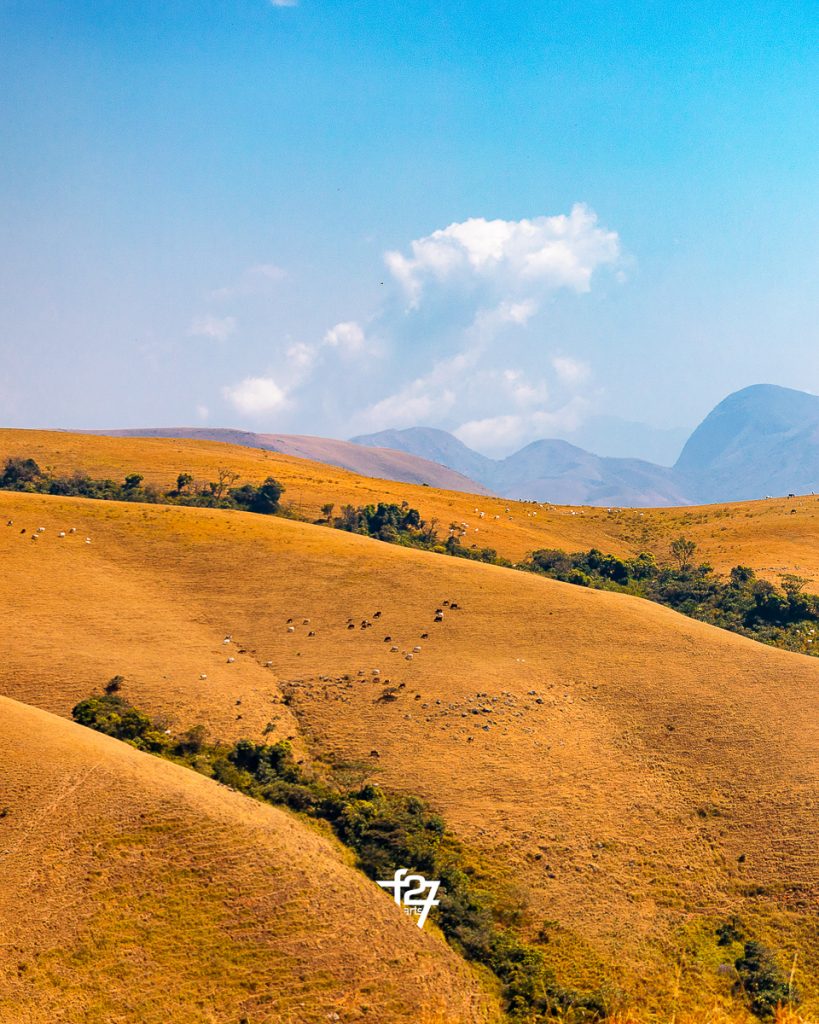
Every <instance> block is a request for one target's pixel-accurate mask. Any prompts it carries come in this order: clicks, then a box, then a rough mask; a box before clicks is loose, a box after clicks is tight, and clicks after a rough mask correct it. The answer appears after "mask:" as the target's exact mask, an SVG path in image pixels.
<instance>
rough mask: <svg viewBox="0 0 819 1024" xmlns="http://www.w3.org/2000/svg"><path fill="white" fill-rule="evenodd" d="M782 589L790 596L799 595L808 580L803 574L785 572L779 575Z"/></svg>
mask: <svg viewBox="0 0 819 1024" xmlns="http://www.w3.org/2000/svg"><path fill="white" fill-rule="evenodd" d="M779 579H780V581H781V583H782V589H783V590H784V591H785V593H786V594H787V595H788V597H790V598H794V597H799V595H800V594H801V593H802V591H803V590H804V589H805V587H806V586H807V585H808V583H809V582H810V581H809V580H808V579H806V577H804V576H797V575H795V574H794V573H792V572H785V573H782V575H781V576H780V577H779Z"/></svg>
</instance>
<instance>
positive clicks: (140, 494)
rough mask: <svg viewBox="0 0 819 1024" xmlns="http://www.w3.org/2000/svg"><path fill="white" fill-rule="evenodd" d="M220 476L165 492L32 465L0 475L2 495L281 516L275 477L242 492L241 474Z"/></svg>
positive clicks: (17, 463) (134, 480)
mask: <svg viewBox="0 0 819 1024" xmlns="http://www.w3.org/2000/svg"><path fill="white" fill-rule="evenodd" d="M216 476H217V478H216V480H210V481H207V482H201V483H197V482H196V481H195V480H194V479H193V477H192V476H191V474H190V473H180V474H179V475H178V476H177V478H176V487H171V488H168V489H166V490H162V488H160V487H157V486H156V485H155V484H146V483H145V482H144V477H142V476H141V475H140V474H139V473H129V474H128V475H127V476H126V477H125V479H124V480H123V481H122V483H118V482H117V481H115V480H110V479H94V478H93V477H91V476H89V475H88V474H87V473H81V472H75V473H70V474H68V473H64V474H57V473H52V472H50V471H49V470H44V469H41V468H40V466H38V465H37V463H36V462H35V461H34V459H24V458H9V459H6V463H5V466H4V467H3V470H2V472H0V489H2V490H7V491H25V492H29V493H36V494H56V495H60V496H62V497H76V498H93V499H97V500H103V501H141V502H148V503H149V504H164V505H193V506H198V507H203V508H232V509H240V510H242V511H245V512H256V513H259V514H260V515H277V514H279V513H280V512H281V505H280V499H281V496H282V494H283V492H284V486H283V484H281V483H279V481H278V480H275V479H274V478H273V477H272V476H269V477H268V478H267V479H266V480H265V481H264V482H263V483H261V484H250V483H246V484H242V485H241V486H240V487H236V486H234V485H235V484H236V483H237V482H238V480H239V474H238V473H235V472H234V471H233V470H231V469H228V468H226V467H223V468H220V469H219V470H218V471H217V474H216Z"/></svg>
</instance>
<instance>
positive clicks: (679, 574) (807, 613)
mask: <svg viewBox="0 0 819 1024" xmlns="http://www.w3.org/2000/svg"><path fill="white" fill-rule="evenodd" d="M696 551H697V546H696V544H695V543H694V542H693V541H691V540H687V539H686V538H685V537H678V538H677V539H676V540H674V541H672V543H671V545H670V556H671V560H672V564H669V565H660V564H658V562H657V561H656V559H655V557H654V556H653V555H650V554H646V553H642V554H639V555H637V556H635V557H634V558H617V557H615V556H614V555H606V554H603V552H602V551H598V550H597V549H596V548H592V549H591V550H590V551H578V552H574V553H571V554H570V553H568V552H566V551H561V550H559V549H557V548H544V549H543V550H540V551H535V552H534V553H533V554H532V555H531V558H530V559H529V560H528V562H526V563H524V565H523V566H522V567H525V568H527V569H529V570H530V571H531V572H535V573H538V574H539V575H543V576H549V577H550V578H551V579H557V580H562V581H564V582H565V583H574V584H576V585H577V586H581V587H595V588H597V589H600V590H616V591H622V592H624V593H629V594H634V595H636V596H638V597H644V598H647V599H648V600H650V601H655V602H657V603H658V604H664V605H666V606H668V607H669V608H673V609H674V610H675V611H678V612H681V613H682V614H683V615H688V616H689V617H690V618H693V619H699V620H701V621H702V622H708V623H710V624H711V625H713V626H719V627H720V628H722V629H727V630H730V631H731V632H733V633H740V634H742V635H743V636H747V637H750V638H751V639H753V640H759V641H761V642H762V643H766V644H771V645H773V646H774V647H782V648H785V649H786V650H789V651H799V652H800V653H802V654H813V655H819V597H817V596H815V595H813V594H806V593H804V587H805V585H806V583H807V580H805V579H803V578H802V577H800V576H794V575H792V574H789V573H788V574H784V575H783V576H782V577H780V579H781V586H780V587H775V586H774V585H773V584H772V583H770V582H769V581H768V580H764V579H760V578H759V577H757V575H756V573H755V572H754V570H753V569H750V568H748V567H747V566H743V565H737V566H734V568H733V569H731V571H730V573H729V575H728V576H727V577H722V576H719V575H718V574H717V573H715V572H714V571H713V569H712V567H711V566H710V565H708V564H706V563H699V564H698V563H697V562H696V561H695V556H696Z"/></svg>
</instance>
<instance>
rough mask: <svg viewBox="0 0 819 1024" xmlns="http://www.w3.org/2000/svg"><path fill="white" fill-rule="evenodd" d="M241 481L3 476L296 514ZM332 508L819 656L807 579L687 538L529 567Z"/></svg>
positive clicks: (405, 507) (458, 553)
mask: <svg viewBox="0 0 819 1024" xmlns="http://www.w3.org/2000/svg"><path fill="white" fill-rule="evenodd" d="M238 479H239V477H238V474H237V473H235V472H233V471H232V470H230V469H227V468H221V469H219V471H218V473H217V479H216V480H213V481H210V482H208V483H196V482H195V481H194V480H193V477H192V476H191V475H190V473H180V474H179V475H178V477H177V480H176V487H175V488H170V489H168V490H165V491H163V490H161V489H160V488H159V487H156V486H155V485H153V484H145V483H144V481H143V478H142V477H141V476H140V475H139V474H138V473H131V474H129V475H128V476H126V477H125V480H124V481H123V482H122V483H116V482H115V481H113V480H107V479H106V480H94V479H92V478H91V477H89V476H88V475H86V474H83V473H74V474H72V475H62V476H60V475H55V474H53V473H51V472H48V471H45V470H42V469H41V468H40V467H39V466H38V465H37V463H36V462H35V461H34V459H25V458H9V459H7V460H6V463H5V467H4V469H3V471H2V473H0V489H5V490H14V491H29V492H36V493H39V494H58V495H69V496H78V497H85V498H97V499H103V500H105V499H107V500H112V501H142V502H152V503H164V504H171V505H195V506H202V507H206V508H224V509H240V510H242V511H246V512H255V513H258V514H260V515H291V516H293V515H294V513H292V512H290V511H288V510H285V509H284V508H283V507H282V505H281V496H282V494H283V492H284V486H283V485H282V484H281V483H279V482H278V481H277V480H275V479H274V478H273V477H268V478H267V479H266V480H265V481H264V482H263V483H261V484H258V485H257V484H251V483H245V484H242V485H241V486H235V484H236V483H237V481H238ZM334 508H335V506H334V505H333V504H332V503H327V504H324V505H323V506H322V509H321V511H322V516H323V518H321V519H319V520H317V523H318V524H323V525H329V526H332V527H334V528H335V529H337V530H345V531H346V532H348V533H357V534H361V535H362V536H365V537H372V538H375V539H377V540H381V541H384V542H386V543H389V544H401V545H403V546H405V547H414V548H421V549H422V550H425V551H433V552H435V553H437V554H446V555H451V556H454V557H456V558H466V559H470V560H472V561H478V562H484V563H486V564H489V565H499V566H503V567H505V568H511V569H520V570H523V571H527V572H533V573H536V574H538V575H541V576H548V577H550V578H551V579H556V580H562V581H563V582H565V583H573V584H575V585H576V586H581V587H593V588H596V589H601V590H614V591H622V592H624V593H628V594H633V595H635V596H637V597H643V598H646V599H647V600H649V601H655V602H656V603H658V604H664V605H666V606H668V607H669V608H673V609H674V610H675V611H677V612H681V613H682V614H683V615H688V616H689V617H690V618H694V619H699V620H701V621H702V622H708V623H710V624H711V625H713V626H719V627H720V628H721V629H727V630H730V631H731V632H733V633H740V634H741V635H742V636H747V637H750V638H751V639H752V640H758V641H760V642H761V643H765V644H769V645H771V646H774V647H781V648H784V649H785V650H789V651H797V652H799V653H801V654H810V655H814V656H819V596H817V595H814V594H808V593H805V590H804V588H805V586H806V585H807V582H808V581H807V580H806V579H805V578H804V577H802V576H797V575H795V574H793V573H784V574H782V575H781V576H780V586H779V587H776V586H774V584H773V583H770V582H769V581H768V580H764V579H760V578H759V577H757V575H756V573H755V572H754V570H753V569H751V568H749V567H748V566H742V565H737V566H734V568H733V569H731V571H730V573H729V575H728V577H723V576H720V575H718V574H717V573H715V572H714V570H713V568H712V567H711V566H710V565H708V564H707V563H704V562H700V563H698V562H697V561H696V554H697V545H696V544H695V542H694V541H692V540H690V539H688V538H687V537H685V536H684V535H680V536H679V537H677V538H675V539H674V540H673V541H672V542H671V544H670V545H669V556H670V563H669V564H666V565H661V564H660V563H659V562H658V561H657V559H656V558H655V556H654V555H652V554H649V553H647V552H642V553H640V554H638V555H636V556H635V557H633V558H618V557H616V556H615V555H607V554H604V553H603V552H602V551H599V550H598V549H597V548H591V549H590V550H588V551H576V552H566V551H563V550H561V549H559V548H543V549H541V550H539V551H535V552H533V553H532V554H531V556H529V558H528V559H526V560H524V561H523V562H517V563H513V562H510V561H508V560H507V559H505V558H502V557H501V556H499V555H498V553H497V551H495V549H494V548H479V547H478V546H477V545H470V546H469V547H465V546H464V545H463V543H462V539H463V537H464V535H465V530H464V527H463V524H459V523H455V522H453V523H450V525H449V527H448V530H447V537H446V540H442V539H441V538H440V536H439V533H438V521H437V520H436V519H432V520H431V521H430V522H427V521H425V520H424V519H422V518H421V514H420V512H419V511H418V510H417V509H414V508H411V507H410V505H409V503H408V502H406V501H404V502H402V503H401V504H400V505H396V504H390V503H387V502H379V503H378V504H377V505H360V506H353V505H344V506H343V507H342V509H341V512H340V514H339V515H337V516H334V515H333V510H334ZM297 518H298V517H297Z"/></svg>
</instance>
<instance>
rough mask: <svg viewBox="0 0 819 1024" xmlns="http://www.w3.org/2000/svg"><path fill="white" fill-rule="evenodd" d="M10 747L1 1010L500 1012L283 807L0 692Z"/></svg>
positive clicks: (303, 1023)
mask: <svg viewBox="0 0 819 1024" xmlns="http://www.w3.org/2000/svg"><path fill="white" fill-rule="evenodd" d="M0 747H1V748H2V752H3V753H2V758H0V879H2V884H1V885H0V935H1V936H2V942H0V1021H2V1022H3V1024H21V1022H22V1021H26V1022H29V1024H40V1022H42V1024H54V1022H56V1021H60V1022H65V1024H69V1022H70V1024H75V1022H76V1024H80V1022H82V1024H115V1022H116V1024H119V1022H139V1024H176V1022H179V1024H183V1022H184V1024H188V1022H190V1021H197V1022H199V1021H201V1022H213V1024H217V1022H218V1024H238V1022H239V1021H240V1020H247V1021H250V1022H253V1024H257V1022H258V1024H261V1022H270V1024H273V1022H275V1024H285V1022H286V1024H307V1022H322V1024H324V1022H326V1021H328V1020H343V1021H394V1022H398V1021H425V1022H427V1024H444V1022H453V1024H454V1022H462V1024H471V1022H473V1021H488V1020H490V1019H494V1016H495V1010H496V1008H494V1009H493V1006H492V1003H491V1000H489V999H487V998H486V997H485V996H483V995H482V994H481V992H480V991H479V989H478V986H477V984H476V982H475V980H474V978H473V977H472V976H471V974H470V972H469V970H468V969H467V968H466V967H465V966H464V964H463V962H462V961H460V960H459V958H458V957H457V956H456V955H455V954H454V953H453V952H452V951H451V950H450V949H449V947H448V946H447V945H446V944H445V943H444V942H443V940H442V939H440V938H436V937H434V936H433V935H431V934H427V933H425V932H421V931H419V929H418V928H416V927H414V925H412V924H411V923H410V922H409V921H408V920H407V919H406V918H404V917H403V916H402V915H401V914H400V912H399V911H398V909H397V908H396V907H395V906H394V904H392V903H391V902H390V901H389V900H388V899H385V898H384V894H383V893H382V892H381V891H380V890H378V889H377V888H376V887H375V886H374V885H373V884H372V883H371V882H369V881H368V880H366V879H365V878H364V877H363V875H361V874H360V873H359V872H358V871H356V870H355V869H354V868H352V867H351V866H350V865H349V863H347V859H346V856H343V855H342V852H341V851H340V850H339V848H338V846H337V844H335V843H334V842H333V841H331V840H329V839H328V838H326V837H324V836H323V835H321V834H319V832H318V831H317V830H315V829H313V828H311V827H310V826H308V825H305V824H303V823H302V822H301V821H298V820H296V819H295V818H293V817H292V816H291V815H289V814H286V813H285V812H282V811H279V810H277V809H276V808H272V807H268V806H264V805H262V804H259V803H256V802H255V801H253V800H249V799H247V798H245V797H242V796H240V795H239V794H237V793H233V792H232V791H230V790H228V789H226V788H225V787H221V786H218V785H217V784H216V783H214V782H211V781H210V780H206V779H204V778H202V777H201V776H199V775H197V774H196V773H194V772H192V771H189V770H187V769H185V768H180V767H177V766H176V765H172V764H169V763H168V762H165V761H160V760H158V759H156V758H153V757H151V756H150V755H147V754H141V753H139V752H137V751H135V750H133V749H132V748H131V747H129V746H127V745H126V744H123V743H119V742H117V741H116V740H111V739H109V738H108V737H104V736H100V735H99V734H97V733H94V732H91V731H90V730H87V729H83V728H82V727H80V726H76V725H74V724H72V723H69V722H65V721H63V720H60V719H57V718H55V717H54V716H52V715H49V714H47V713H45V712H42V711H39V710H37V709H34V708H29V707H25V706H23V705H21V704H18V703H16V702H14V701H10V700H8V699H6V698H2V697H0ZM334 1014H337V1015H338V1016H334Z"/></svg>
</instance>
